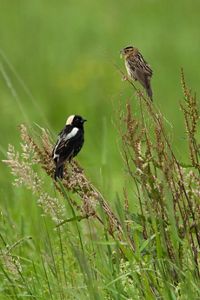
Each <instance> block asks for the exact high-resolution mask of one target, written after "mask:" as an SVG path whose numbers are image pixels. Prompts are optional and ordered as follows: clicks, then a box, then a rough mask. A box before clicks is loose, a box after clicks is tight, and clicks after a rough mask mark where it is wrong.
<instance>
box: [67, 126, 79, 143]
mask: <svg viewBox="0 0 200 300" xmlns="http://www.w3.org/2000/svg"><path fill="white" fill-rule="evenodd" d="M78 130H79V129H78V128H77V127H74V128H73V129H72V131H71V132H70V133H68V134H67V135H66V136H65V137H64V140H65V141H67V140H69V139H71V138H73V137H74V136H75V135H76V134H77V132H78Z"/></svg>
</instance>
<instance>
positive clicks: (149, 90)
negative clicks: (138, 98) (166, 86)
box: [146, 84, 153, 101]
mask: <svg viewBox="0 0 200 300" xmlns="http://www.w3.org/2000/svg"><path fill="white" fill-rule="evenodd" d="M146 91H147V95H148V96H149V98H150V99H151V101H153V92H152V89H151V86H150V84H149V85H148V86H147V87H146Z"/></svg>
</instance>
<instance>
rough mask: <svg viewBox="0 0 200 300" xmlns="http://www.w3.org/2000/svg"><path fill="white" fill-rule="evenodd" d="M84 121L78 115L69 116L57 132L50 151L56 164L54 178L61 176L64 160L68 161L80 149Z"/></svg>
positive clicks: (82, 141)
mask: <svg viewBox="0 0 200 300" xmlns="http://www.w3.org/2000/svg"><path fill="white" fill-rule="evenodd" d="M85 121H86V120H85V119H83V118H82V117H81V116H78V115H72V116H69V118H68V119H67V122H66V125H65V127H64V128H63V129H62V131H61V132H60V133H59V135H58V140H57V142H56V144H55V146H54V149H53V153H52V157H53V160H54V162H55V165H56V169H55V175H54V178H55V180H56V179H57V178H61V179H62V178H63V168H64V163H65V161H69V162H70V161H71V159H72V158H73V157H74V156H76V155H77V154H78V153H79V151H80V150H81V148H82V146H83V143H84V127H83V124H84V122H85Z"/></svg>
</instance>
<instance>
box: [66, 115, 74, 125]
mask: <svg viewBox="0 0 200 300" xmlns="http://www.w3.org/2000/svg"><path fill="white" fill-rule="evenodd" d="M74 117H75V116H74V115H71V116H69V118H68V119H67V122H66V125H71V124H72V122H73V119H74Z"/></svg>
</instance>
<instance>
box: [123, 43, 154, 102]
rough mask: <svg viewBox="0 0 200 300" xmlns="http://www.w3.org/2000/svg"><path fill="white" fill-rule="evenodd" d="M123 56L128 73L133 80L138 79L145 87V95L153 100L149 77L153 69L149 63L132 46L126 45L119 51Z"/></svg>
mask: <svg viewBox="0 0 200 300" xmlns="http://www.w3.org/2000/svg"><path fill="white" fill-rule="evenodd" d="M120 53H121V56H122V57H124V61H125V67H126V70H127V73H128V75H129V76H130V78H131V79H133V80H138V81H139V82H140V84H141V85H142V86H143V87H144V88H145V90H146V93H147V95H148V96H149V98H150V99H151V100H152V101H153V93H152V89H151V83H150V81H151V77H152V75H153V71H152V70H151V67H150V65H149V64H148V63H147V62H146V61H145V60H144V58H143V56H142V54H141V53H140V52H139V50H138V49H137V48H135V47H133V46H128V47H126V48H124V49H122V50H121V51H120Z"/></svg>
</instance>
